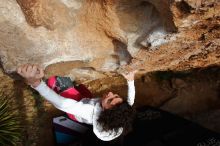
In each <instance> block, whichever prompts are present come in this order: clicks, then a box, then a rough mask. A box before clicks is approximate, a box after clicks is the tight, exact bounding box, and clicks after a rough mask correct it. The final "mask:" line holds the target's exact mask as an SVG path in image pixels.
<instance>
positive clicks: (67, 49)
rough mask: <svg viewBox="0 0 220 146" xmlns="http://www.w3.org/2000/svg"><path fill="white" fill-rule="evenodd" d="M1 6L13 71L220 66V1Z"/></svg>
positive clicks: (0, 43) (6, 64) (2, 49)
mask: <svg viewBox="0 0 220 146" xmlns="http://www.w3.org/2000/svg"><path fill="white" fill-rule="evenodd" d="M0 4H1V8H0V15H1V17H0V23H1V25H0V31H1V34H0V59H1V63H2V66H3V68H4V70H5V71H6V72H7V73H11V72H14V71H15V69H16V67H17V66H18V65H21V64H24V63H35V64H40V65H41V66H42V67H44V68H46V67H48V66H49V65H54V64H56V63H59V62H66V64H68V63H70V62H71V63H70V64H75V65H74V66H73V68H69V69H65V68H62V66H59V68H60V70H62V72H63V70H65V72H66V73H65V74H66V75H68V74H70V73H73V72H77V70H79V71H80V70H84V68H86V70H88V68H89V69H92V72H94V71H95V72H96V71H97V72H108V71H116V70H118V69H126V70H127V69H129V68H137V69H143V70H144V71H145V72H150V71H157V70H167V69H170V70H185V69H188V68H194V67H205V66H209V65H213V64H217V65H218V64H219V63H220V59H219V13H220V12H219V2H218V1H214V0H209V1H203V0H197V1H191V0H186V1H179V0H176V1H169V0H117V1H114V0H17V1H15V0H7V1H5V0H0ZM127 64H129V65H127ZM122 65H123V68H121V66H122ZM125 65H127V66H125ZM51 68H53V67H51ZM72 69H74V71H72ZM86 70H85V72H87V71H86ZM47 71H48V73H51V72H53V70H47ZM90 71H91V70H90ZM55 74H59V71H57V72H55ZM97 74H100V73H97ZM83 77H84V76H83ZM97 78H99V75H98V76H97ZM93 79H94V76H93Z"/></svg>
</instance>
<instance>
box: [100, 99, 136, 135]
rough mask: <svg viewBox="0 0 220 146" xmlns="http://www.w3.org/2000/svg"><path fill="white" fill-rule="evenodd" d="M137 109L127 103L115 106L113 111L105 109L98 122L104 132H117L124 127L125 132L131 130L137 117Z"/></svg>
mask: <svg viewBox="0 0 220 146" xmlns="http://www.w3.org/2000/svg"><path fill="white" fill-rule="evenodd" d="M135 113H136V112H135V109H134V108H132V107H131V106H130V105H129V104H128V102H127V101H123V102H122V103H120V104H118V105H116V106H114V107H113V108H111V109H105V110H103V111H102V112H101V114H100V116H99V118H98V122H99V124H101V125H102V127H103V130H104V131H108V130H113V129H114V130H115V131H116V132H117V130H118V129H119V128H120V127H122V128H123V132H124V133H127V132H129V131H130V130H131V128H132V124H133V120H134V117H135Z"/></svg>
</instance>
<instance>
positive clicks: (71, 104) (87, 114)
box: [34, 81, 135, 141]
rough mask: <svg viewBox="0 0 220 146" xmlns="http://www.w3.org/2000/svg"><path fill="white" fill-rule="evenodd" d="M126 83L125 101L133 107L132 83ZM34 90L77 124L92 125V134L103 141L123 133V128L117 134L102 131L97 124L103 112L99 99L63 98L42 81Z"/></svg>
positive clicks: (133, 87) (113, 131)
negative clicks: (73, 117) (72, 118)
mask: <svg viewBox="0 0 220 146" xmlns="http://www.w3.org/2000/svg"><path fill="white" fill-rule="evenodd" d="M127 83H128V98H127V101H128V103H129V104H130V105H133V103H134V99H135V86H134V81H127ZM34 89H35V90H37V91H38V92H39V93H40V94H41V95H42V96H43V97H44V98H45V99H46V100H48V101H49V102H51V103H52V104H53V105H54V106H55V107H56V108H58V109H60V110H62V111H64V112H67V113H70V114H73V115H75V118H76V119H77V120H78V121H79V122H82V123H86V124H90V125H93V132H94V133H95V135H96V136H97V137H98V138H99V139H101V140H103V141H110V140H113V139H115V138H117V137H118V136H120V135H121V134H122V132H123V128H119V129H118V131H117V132H116V131H115V130H110V131H107V132H106V131H103V130H102V127H101V125H100V124H99V123H98V122H97V120H98V117H99V115H100V112H101V111H102V110H103V109H102V107H101V104H100V98H83V99H81V100H80V101H76V100H73V99H68V98H64V97H62V96H60V95H59V94H57V93H56V92H55V91H53V90H52V89H50V88H49V87H48V86H47V85H46V83H45V82H43V81H41V83H40V84H39V85H38V86H37V87H36V88H34Z"/></svg>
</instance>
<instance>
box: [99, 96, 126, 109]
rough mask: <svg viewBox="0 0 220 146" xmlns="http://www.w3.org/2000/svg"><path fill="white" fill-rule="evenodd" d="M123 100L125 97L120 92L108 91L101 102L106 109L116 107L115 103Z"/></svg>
mask: <svg viewBox="0 0 220 146" xmlns="http://www.w3.org/2000/svg"><path fill="white" fill-rule="evenodd" d="M122 102H123V99H122V98H121V97H120V96H119V95H118V94H114V93H112V92H108V93H107V94H104V95H103V97H102V101H101V104H102V107H103V108H104V109H110V108H112V107H114V106H115V105H117V104H120V103H122Z"/></svg>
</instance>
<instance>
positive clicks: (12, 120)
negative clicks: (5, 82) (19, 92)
mask: <svg viewBox="0 0 220 146" xmlns="http://www.w3.org/2000/svg"><path fill="white" fill-rule="evenodd" d="M9 99H10V98H9V97H7V96H4V95H2V93H0V145H2V146H7V145H16V142H18V141H19V140H20V137H21V126H20V122H19V121H20V120H19V117H18V115H17V114H16V113H15V110H13V109H12V108H11V107H10V104H9Z"/></svg>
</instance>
